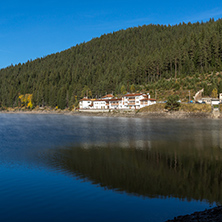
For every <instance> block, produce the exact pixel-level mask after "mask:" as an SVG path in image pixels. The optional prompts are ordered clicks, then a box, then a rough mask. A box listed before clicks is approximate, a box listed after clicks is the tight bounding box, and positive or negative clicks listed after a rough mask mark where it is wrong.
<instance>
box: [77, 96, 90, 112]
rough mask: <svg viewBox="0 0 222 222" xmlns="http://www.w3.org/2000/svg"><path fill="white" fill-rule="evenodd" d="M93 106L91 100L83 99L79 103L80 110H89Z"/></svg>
mask: <svg viewBox="0 0 222 222" xmlns="http://www.w3.org/2000/svg"><path fill="white" fill-rule="evenodd" d="M91 104H92V101H91V99H88V98H83V99H81V100H80V101H79V108H80V109H89V108H90V105H91Z"/></svg>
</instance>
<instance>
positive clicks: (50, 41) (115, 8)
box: [0, 0, 222, 69]
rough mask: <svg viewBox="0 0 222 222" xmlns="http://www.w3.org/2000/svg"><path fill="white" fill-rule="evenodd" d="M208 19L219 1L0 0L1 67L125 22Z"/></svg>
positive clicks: (219, 9) (220, 11)
mask: <svg viewBox="0 0 222 222" xmlns="http://www.w3.org/2000/svg"><path fill="white" fill-rule="evenodd" d="M209 18H215V20H217V19H218V18H222V1H221V0H220V1H219V0H216V1H214V0H211V1H209V0H205V1H199V0H192V1H191V0H186V1H180V0H176V1H175V0H173V1H170V0H168V1H160V0H156V1H155V0H154V1H149V0H148V1H145V0H134V1H131V0H128V1H126V0H113V1H109V0H106V1H105V0H103V1H99V0H97V1H92V0H91V1H86V0H82V1H71V0H63V1H62V0H60V1H57V0H49V1H47V0H38V1H24V0H20V1H19V0H18V1H17V0H7V1H2V2H1V4H0V69H1V68H4V67H7V66H9V65H11V64H18V63H24V62H26V61H27V60H30V59H32V60H34V59H36V58H41V57H43V56H46V55H48V54H51V53H56V52H60V51H62V50H65V49H68V48H70V47H72V46H75V45H76V44H79V43H82V42H84V41H85V42H87V41H89V40H91V39H92V38H94V37H99V36H101V35H103V34H104V33H110V32H113V31H118V30H120V29H126V28H128V27H137V26H142V25H144V24H147V25H148V24H151V23H152V24H166V25H167V24H171V25H174V24H178V23H180V22H186V23H187V22H189V21H190V22H192V23H194V22H197V21H207V20H209Z"/></svg>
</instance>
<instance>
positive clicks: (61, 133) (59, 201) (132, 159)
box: [0, 114, 222, 221]
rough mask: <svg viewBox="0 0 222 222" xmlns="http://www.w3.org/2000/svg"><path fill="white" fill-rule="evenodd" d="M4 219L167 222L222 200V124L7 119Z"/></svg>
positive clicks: (1, 135) (1, 130)
mask: <svg viewBox="0 0 222 222" xmlns="http://www.w3.org/2000/svg"><path fill="white" fill-rule="evenodd" d="M0 142H1V143H0V197H1V201H0V215H1V218H0V219H1V220H2V221H15V220H16V221H31V220H32V221H40V220H53V221H64V220H77V221H87V220H89V221H114V220H117V221H149V220H150V221H164V220H167V219H170V218H174V217H175V216H177V215H180V214H187V213H192V212H194V211H198V210H204V209H205V208H209V207H211V206H214V205H215V204H221V202H222V185H221V184H222V183H221V182H222V173H221V172H222V121H221V120H204V119H189V120H187V119H186V120H164V119H159V120H158V119H154V120H151V119H140V118H138V119H137V118H132V119H130V118H110V117H108V118H105V117H82V116H81V117H76V116H65V115H42V114H41V115H36V114H35V115H32V114H0Z"/></svg>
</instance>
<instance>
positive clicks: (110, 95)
mask: <svg viewBox="0 0 222 222" xmlns="http://www.w3.org/2000/svg"><path fill="white" fill-rule="evenodd" d="M107 97H113V95H112V94H108V95H105V96H103V97H102V98H107Z"/></svg>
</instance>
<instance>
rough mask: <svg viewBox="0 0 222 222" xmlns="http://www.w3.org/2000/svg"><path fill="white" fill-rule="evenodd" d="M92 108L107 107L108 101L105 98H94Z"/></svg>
mask: <svg viewBox="0 0 222 222" xmlns="http://www.w3.org/2000/svg"><path fill="white" fill-rule="evenodd" d="M92 109H109V101H108V100H106V99H97V100H94V101H93V105H92Z"/></svg>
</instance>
